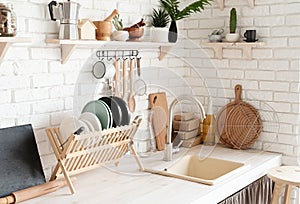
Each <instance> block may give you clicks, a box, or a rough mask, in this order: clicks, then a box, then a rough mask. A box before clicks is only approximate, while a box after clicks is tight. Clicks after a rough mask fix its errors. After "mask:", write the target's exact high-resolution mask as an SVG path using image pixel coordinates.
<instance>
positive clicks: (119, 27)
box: [112, 14, 129, 41]
mask: <svg viewBox="0 0 300 204" xmlns="http://www.w3.org/2000/svg"><path fill="white" fill-rule="evenodd" d="M112 23H113V25H114V27H115V29H116V30H115V31H114V32H113V33H112V38H113V40H117V41H126V40H127V39H128V37H129V33H128V32H127V31H125V30H123V29H124V28H123V22H122V19H120V15H119V14H118V15H116V16H115V17H114V18H113V20H112Z"/></svg>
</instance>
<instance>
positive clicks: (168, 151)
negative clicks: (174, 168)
mask: <svg viewBox="0 0 300 204" xmlns="http://www.w3.org/2000/svg"><path fill="white" fill-rule="evenodd" d="M181 101H190V102H193V103H195V104H197V106H198V107H199V109H200V113H201V117H202V118H203V119H204V118H205V111H204V108H203V106H202V104H201V102H200V101H199V100H198V99H196V98H195V97H194V96H189V95H182V96H178V97H177V98H175V99H174V101H173V102H172V103H171V105H170V108H169V126H168V131H167V140H166V144H165V151H164V160H165V161H172V155H173V143H172V140H171V139H172V121H173V109H174V107H175V106H176V105H177V104H178V103H179V102H181Z"/></svg>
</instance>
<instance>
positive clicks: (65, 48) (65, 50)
mask: <svg viewBox="0 0 300 204" xmlns="http://www.w3.org/2000/svg"><path fill="white" fill-rule="evenodd" d="M76 47H77V45H76V44H62V45H61V48H60V49H61V63H62V64H66V63H67V61H68V60H69V58H70V57H71V55H72V53H73V52H74V50H75V48H76Z"/></svg>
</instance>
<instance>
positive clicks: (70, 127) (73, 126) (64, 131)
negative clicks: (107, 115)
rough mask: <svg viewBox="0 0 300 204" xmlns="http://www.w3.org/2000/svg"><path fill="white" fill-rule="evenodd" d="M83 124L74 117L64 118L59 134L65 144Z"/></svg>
mask: <svg viewBox="0 0 300 204" xmlns="http://www.w3.org/2000/svg"><path fill="white" fill-rule="evenodd" d="M81 126H82V125H81V123H80V122H79V120H77V119H76V118H75V117H73V116H69V117H66V118H64V119H63V120H62V121H61V123H60V126H59V132H60V134H61V137H62V141H63V143H65V142H66V141H67V139H68V138H69V137H70V136H71V134H72V133H74V132H75V131H76V130H78V129H79V128H80V127H81Z"/></svg>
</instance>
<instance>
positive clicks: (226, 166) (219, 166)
mask: <svg viewBox="0 0 300 204" xmlns="http://www.w3.org/2000/svg"><path fill="white" fill-rule="evenodd" d="M244 166H245V165H244V164H243V163H239V162H234V161H228V160H223V159H216V158H211V157H208V158H205V159H203V160H201V159H199V156H198V155H187V156H184V157H183V158H181V159H180V160H179V161H178V162H176V163H175V164H173V165H171V166H170V167H168V168H166V169H164V170H161V171H160V170H153V169H145V171H146V172H149V173H154V174H159V175H163V176H170V177H174V178H179V179H184V180H188V181H193V182H198V183H203V184H208V185H214V184H216V183H218V182H220V181H222V180H224V179H226V178H228V177H230V176H232V175H234V174H235V173H237V172H238V171H239V170H241V169H242V167H244Z"/></svg>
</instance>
